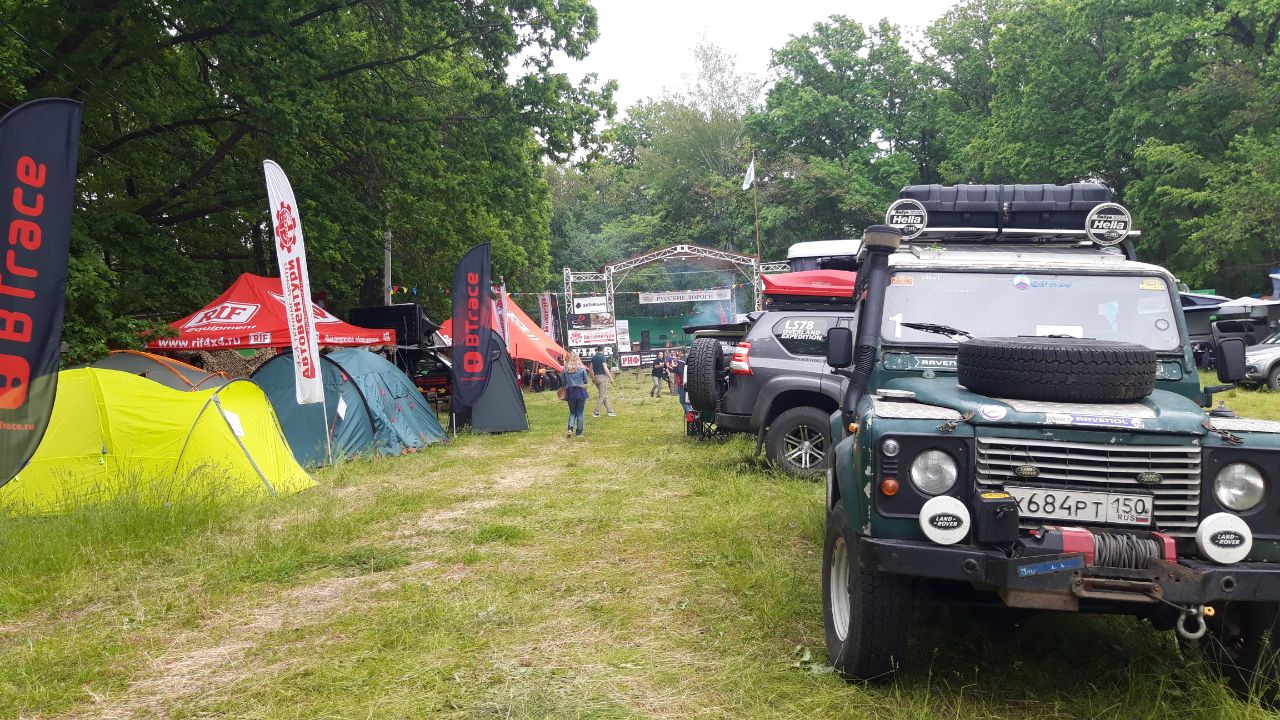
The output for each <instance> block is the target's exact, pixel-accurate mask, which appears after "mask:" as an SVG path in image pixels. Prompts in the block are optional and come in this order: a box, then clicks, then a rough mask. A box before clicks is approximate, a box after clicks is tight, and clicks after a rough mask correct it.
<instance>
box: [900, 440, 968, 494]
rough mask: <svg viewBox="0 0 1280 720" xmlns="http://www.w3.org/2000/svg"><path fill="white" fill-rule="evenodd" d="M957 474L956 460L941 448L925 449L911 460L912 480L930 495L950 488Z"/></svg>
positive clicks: (954, 482)
mask: <svg viewBox="0 0 1280 720" xmlns="http://www.w3.org/2000/svg"><path fill="white" fill-rule="evenodd" d="M956 474H957V471H956V461H955V460H952V459H951V456H950V455H948V454H946V453H944V452H942V451H941V450H925V451H924V452H922V453H920V454H919V455H917V456H916V459H915V460H912V461H911V482H912V483H914V484H915V486H916V487H918V488H920V490H921V491H922V492H925V493H928V494H930V495H941V494H942V493H944V492H946V491H948V490H950V489H951V486H952V485H955V484H956Z"/></svg>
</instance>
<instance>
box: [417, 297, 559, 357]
mask: <svg viewBox="0 0 1280 720" xmlns="http://www.w3.org/2000/svg"><path fill="white" fill-rule="evenodd" d="M506 300H507V301H506V307H507V352H508V353H509V354H510V355H511V357H513V358H515V359H517V360H532V361H534V362H537V363H542V364H543V365H546V366H548V367H552V368H555V369H556V370H563V369H564V366H563V365H562V364H561V363H560V358H561V357H562V356H564V348H562V347H560V346H559V345H558V344H557V343H556V341H555V340H552V339H551V336H550V335H548V334H546V333H545V332H543V331H542V328H541V327H540V326H539V325H538V324H537V323H535V322H534V321H533V320H531V319H530V318H529V316H528V315H526V314H525V313H524V311H523V310H521V309H520V306H519V305H516V304H515V303H514V302H512V300H511V296H510V295H508V296H506ZM494 312H495V313H496V312H497V309H496V308H495V310H494ZM500 327H501V326H500V325H498V323H497V321H496V320H495V321H494V329H495V331H496V330H498V329H500ZM437 332H438V333H439V334H440V337H441V338H443V339H444V341H445V343H446V344H448V345H453V319H452V318H450V319H448V320H445V321H444V324H443V325H441V326H440V329H439V330H438V331H437Z"/></svg>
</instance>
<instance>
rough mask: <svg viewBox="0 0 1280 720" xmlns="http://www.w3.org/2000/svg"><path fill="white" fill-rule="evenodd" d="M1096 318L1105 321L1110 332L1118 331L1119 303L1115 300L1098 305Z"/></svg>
mask: <svg viewBox="0 0 1280 720" xmlns="http://www.w3.org/2000/svg"><path fill="white" fill-rule="evenodd" d="M1098 316H1099V317H1101V318H1102V319H1103V320H1106V321H1107V324H1108V325H1110V326H1111V332H1119V331H1120V322H1119V321H1120V303H1118V302H1116V301H1115V300H1112V301H1110V302H1104V303H1098Z"/></svg>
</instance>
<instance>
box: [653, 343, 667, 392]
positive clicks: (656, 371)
mask: <svg viewBox="0 0 1280 720" xmlns="http://www.w3.org/2000/svg"><path fill="white" fill-rule="evenodd" d="M649 376H650V377H651V378H652V379H653V387H652V388H651V389H650V390H649V396H650V397H662V386H663V385H666V384H667V383H666V380H667V359H666V358H665V357H664V356H663V354H662V353H661V352H659V353H658V355H657V357H655V358H654V359H653V369H652V370H650V371H649Z"/></svg>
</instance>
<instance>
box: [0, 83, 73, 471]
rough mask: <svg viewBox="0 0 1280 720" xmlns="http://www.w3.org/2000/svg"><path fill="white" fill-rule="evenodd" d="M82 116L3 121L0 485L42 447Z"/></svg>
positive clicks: (30, 108) (58, 338)
mask: <svg viewBox="0 0 1280 720" xmlns="http://www.w3.org/2000/svg"><path fill="white" fill-rule="evenodd" d="M80 113H81V106H80V103H78V102H75V101H73V100H64V99H61V98H50V99H47V100H35V101H33V102H29V103H27V104H25V105H22V106H19V107H18V108H16V109H14V110H13V111H12V112H10V113H9V114H7V115H5V116H4V118H3V119H0V178H3V180H0V182H2V183H3V185H0V222H3V223H4V227H5V229H6V232H7V235H8V238H9V242H8V243H6V244H4V246H3V247H4V248H5V252H4V253H3V255H4V262H3V263H2V264H0V485H4V484H5V483H7V482H8V481H9V480H10V478H12V477H13V476H14V475H16V474H17V473H18V471H19V470H21V469H22V468H23V466H25V465H26V464H27V461H28V460H30V459H31V456H32V454H34V453H35V451H36V447H37V446H39V445H40V440H41V438H43V437H44V432H45V429H46V428H48V426H49V415H50V413H52V412H53V400H54V396H55V394H56V393H57V389H58V359H59V358H58V356H59V347H60V346H61V344H62V313H63V309H64V306H65V303H66V298H67V254H68V252H69V250H70V246H71V209H72V207H73V206H74V198H75V185H76V151H77V149H78V148H79V146H80Z"/></svg>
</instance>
